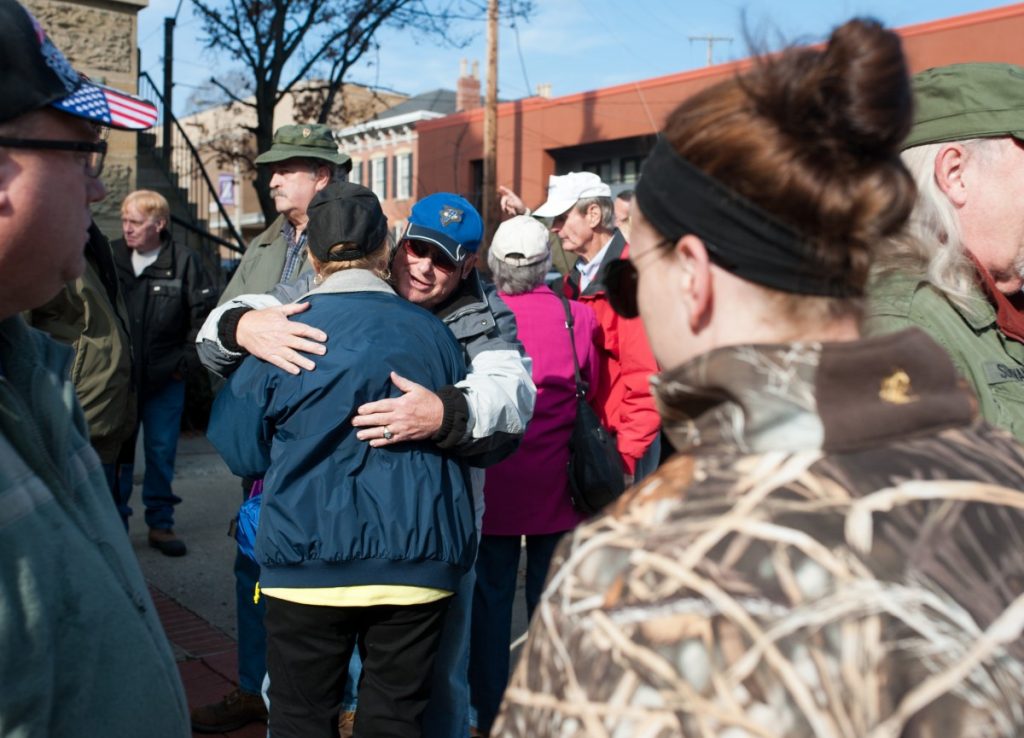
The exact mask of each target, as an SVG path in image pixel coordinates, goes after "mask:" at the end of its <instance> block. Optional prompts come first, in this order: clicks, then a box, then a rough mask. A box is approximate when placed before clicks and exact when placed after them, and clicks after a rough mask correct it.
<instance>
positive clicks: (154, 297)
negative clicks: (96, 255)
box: [113, 190, 215, 556]
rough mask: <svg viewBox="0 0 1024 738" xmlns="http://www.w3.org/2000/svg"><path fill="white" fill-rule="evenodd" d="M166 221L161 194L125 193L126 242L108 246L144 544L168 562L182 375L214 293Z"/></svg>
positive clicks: (124, 505) (123, 477) (126, 475)
mask: <svg viewBox="0 0 1024 738" xmlns="http://www.w3.org/2000/svg"><path fill="white" fill-rule="evenodd" d="M169 217H170V210H169V208H168V205H167V200H165V199H164V198H163V196H162V195H160V194H159V193H156V192H152V191H149V190H137V191H136V192H133V193H131V194H130V195H128V197H126V198H125V200H124V203H123V204H122V205H121V225H122V227H123V229H124V240H122V241H116V242H115V243H114V244H113V247H114V261H115V263H116V265H117V274H118V279H119V280H120V282H121V287H122V290H123V291H124V294H125V300H126V302H127V305H128V314H129V317H130V320H131V333H132V350H133V354H134V356H135V375H136V386H137V387H138V389H139V423H137V424H136V432H137V431H138V426H139V425H142V426H145V431H144V433H143V445H144V448H145V452H146V473H145V476H144V477H143V482H142V501H143V503H144V504H145V506H146V525H147V526H149V545H150V546H153V547H154V548H156V549H158V550H159V551H160V552H161V553H163V554H165V555H167V556H184V555H185V553H186V551H187V549H186V547H185V543H184V542H183V541H181V540H180V539H179V538H178V537H177V536H175V534H174V506H175V505H177V504H178V503H179V502H181V498H179V497H177V496H176V495H175V494H174V493H173V492H172V491H171V479H172V478H173V477H174V457H175V454H176V453H177V449H178V432H179V428H180V425H181V413H182V410H183V409H184V407H185V375H186V373H187V371H188V367H189V365H191V366H193V367H196V366H197V360H196V357H195V348H194V346H193V341H194V339H195V335H196V333H197V331H198V330H199V326H200V325H202V322H203V318H204V317H205V315H206V313H207V312H208V311H209V309H210V308H211V307H212V303H213V300H214V299H215V294H214V290H213V287H212V286H211V285H210V282H209V280H208V279H207V278H206V275H205V274H204V272H203V270H202V267H201V266H200V263H199V258H198V257H197V256H196V255H195V254H194V253H193V252H192V251H190V250H189V249H188V248H185V247H183V246H180V245H178V244H175V243H174V242H173V241H172V240H171V239H170V236H169V234H168V232H167V223H168V218H169ZM134 441H135V437H134V434H133V437H132V438H131V439H130V440H129V441H128V443H126V444H125V446H124V447H123V448H122V452H121V457H120V459H119V462H120V469H119V470H118V482H119V492H120V499H119V500H118V507H119V510H120V512H121V517H122V519H124V520H125V521H126V522H127V520H128V516H129V515H131V508H130V507H128V499H129V497H130V496H131V490H132V472H133V465H134V453H135V442H134Z"/></svg>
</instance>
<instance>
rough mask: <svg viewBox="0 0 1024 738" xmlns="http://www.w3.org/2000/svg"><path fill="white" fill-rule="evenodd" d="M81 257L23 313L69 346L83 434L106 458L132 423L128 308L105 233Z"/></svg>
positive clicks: (105, 460)
mask: <svg viewBox="0 0 1024 738" xmlns="http://www.w3.org/2000/svg"><path fill="white" fill-rule="evenodd" d="M97 234H98V231H97ZM94 238H95V235H94ZM103 249H105V250H106V252H105V253H104V252H103V251H102V250H103ZM86 257H87V258H86V267H85V272H84V273H83V274H82V276H81V277H79V278H78V279H75V280H73V281H71V282H68V283H67V284H66V285H64V288H63V289H62V290H61V291H60V293H58V294H57V296H56V297H54V298H53V299H52V300H50V301H49V302H48V303H46V304H45V305H43V306H41V307H38V308H36V309H35V310H32V311H31V312H30V313H26V314H25V316H24V317H25V319H26V321H27V322H28V323H29V324H30V325H32V326H33V327H34V328H38V329H39V330H41V331H44V332H46V333H48V334H49V335H50V336H51V337H52V338H54V339H56V340H57V341H60V342H61V343H63V344H66V345H68V346H71V347H72V348H73V349H74V350H75V358H74V362H73V363H72V365H71V381H72V382H74V385H75V392H76V394H77V395H78V401H79V403H81V405H82V410H83V411H84V412H85V420H86V423H88V425H89V440H90V442H91V443H92V447H93V448H94V449H96V453H97V454H98V455H99V457H100V460H101V461H103V463H105V464H112V463H114V462H115V461H117V454H118V452H119V451H120V449H121V444H122V443H123V442H124V441H126V440H128V438H130V437H131V435H132V432H133V431H134V429H135V418H136V405H137V400H136V392H135V387H134V383H133V381H132V347H131V340H130V338H129V335H128V330H129V328H128V325H129V323H128V311H127V309H126V308H125V304H124V299H123V297H122V296H121V293H120V291H119V290H118V289H117V279H116V276H113V271H112V269H113V261H112V258H111V257H110V244H109V243H108V242H107V240H106V238H103V237H99V238H98V239H97V240H96V241H94V242H91V243H90V245H89V248H88V249H87V250H86ZM104 257H106V261H107V262H108V264H107V265H106V269H107V270H108V271H109V274H110V275H111V277H113V284H112V285H111V286H108V285H107V284H105V282H104V280H103V277H102V273H103V271H104V264H103V263H100V262H101V260H102V259H103V258H104ZM111 296H113V299H111Z"/></svg>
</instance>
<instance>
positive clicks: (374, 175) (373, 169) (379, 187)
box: [370, 156, 388, 200]
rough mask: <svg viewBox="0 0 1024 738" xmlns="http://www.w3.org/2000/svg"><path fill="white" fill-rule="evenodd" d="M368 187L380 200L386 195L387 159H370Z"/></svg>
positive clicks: (384, 198)
mask: <svg viewBox="0 0 1024 738" xmlns="http://www.w3.org/2000/svg"><path fill="white" fill-rule="evenodd" d="M370 189H371V190H373V194H375V195H376V196H377V197H378V198H380V199H381V200H386V199H387V197H388V160H387V158H386V157H383V156H381V157H378V158H377V159H373V160H372V161H370Z"/></svg>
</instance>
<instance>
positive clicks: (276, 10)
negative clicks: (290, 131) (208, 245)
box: [193, 0, 532, 222]
mask: <svg viewBox="0 0 1024 738" xmlns="http://www.w3.org/2000/svg"><path fill="white" fill-rule="evenodd" d="M193 4H194V6H195V8H196V10H197V11H198V15H199V18H200V20H201V22H202V24H203V32H204V36H205V39H204V43H205V45H206V47H207V48H208V49H212V50H214V51H217V52H221V53H222V54H223V56H224V57H226V58H227V59H229V60H230V63H231V67H230V68H231V69H232V70H235V69H237V65H239V64H240V65H242V67H243V68H244V73H245V75H246V84H244V85H239V84H238V83H237V82H238V81H237V79H236V80H231V81H230V82H226V81H225V80H218V79H213V80H211V83H212V85H213V86H215V87H216V88H217V89H219V90H220V91H221V92H223V93H224V95H226V96H227V98H228V99H229V100H231V101H232V102H233V103H234V104H237V105H240V106H244V107H245V109H248V110H253V111H254V112H255V114H256V123H255V125H254V126H251V127H250V126H243V128H249V129H250V130H251V131H252V132H253V134H254V136H253V137H252V139H250V141H249V143H248V144H246V145H245V146H240V145H238V144H237V142H234V141H231V142H229V143H228V144H223V145H221V144H218V146H220V148H219V149H217V152H218V156H223V157H229V158H228V159H225V161H228V160H230V161H238V160H240V159H245V157H249V158H248V160H247V166H246V169H247V170H252V169H253V168H254V167H253V164H252V158H254V157H255V155H256V152H259V151H265V150H266V149H267V148H269V147H270V144H271V141H272V138H273V133H274V131H273V124H274V110H275V108H276V107H277V104H278V103H279V102H280V101H281V100H282V99H284V97H285V96H286V95H291V96H292V97H293V99H295V101H296V110H298V111H300V112H302V113H303V114H308V116H309V117H308V118H306V119H307V120H310V119H315V120H317V121H319V122H327V121H328V120H329V119H330V118H331V116H332V115H334V111H335V110H336V109H337V107H338V104H339V103H338V101H339V97H340V99H341V103H340V104H341V106H342V108H343V109H344V106H345V101H344V94H343V89H344V84H345V78H346V77H347V75H348V74H349V72H350V71H351V70H352V68H353V67H354V66H355V65H357V64H358V63H359V61H360V60H361V59H362V58H363V57H364V55H365V54H366V53H367V51H369V50H371V49H374V48H376V38H377V36H378V34H379V33H380V32H381V30H382V29H383V28H385V27H391V28H395V29H402V28H409V27H415V28H416V31H417V34H418V35H419V36H420V37H430V38H433V39H435V40H437V41H439V42H441V43H444V44H448V45H450V46H459V45H462V44H464V43H466V41H468V39H469V38H471V34H468V33H467V35H465V36H461V37H460V36H459V35H458V33H459V31H458V26H459V24H465V25H467V26H468V25H469V24H473V23H477V22H479V21H482V20H483V19H484V18H485V16H486V10H487V8H486V5H487V3H486V2H485V1H484V0H193ZM531 12H532V2H531V1H530V0H517V2H516V14H517V15H518V16H520V17H527V16H528V15H529V14H530V13H531ZM226 71H227V70H226ZM311 78H318V79H321V80H323V82H322V83H321V84H319V85H317V84H313V85H308V84H306V83H307V82H308V81H309V80H310V79H311ZM241 90H245V91H246V92H250V91H251V94H249V95H243V94H242V92H241ZM346 112H347V111H346ZM222 143H223V142H222ZM256 171H257V173H258V179H257V187H256V190H257V194H258V195H259V198H260V205H261V207H262V209H263V212H264V215H265V216H266V218H267V221H268V222H269V221H270V220H271V219H272V218H273V217H274V216H275V211H274V205H273V200H271V198H270V196H269V193H268V192H267V188H266V184H267V175H266V173H265V172H263V171H260V170H259V169H257V170H256Z"/></svg>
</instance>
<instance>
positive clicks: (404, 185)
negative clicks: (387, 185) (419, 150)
mask: <svg viewBox="0 0 1024 738" xmlns="http://www.w3.org/2000/svg"><path fill="white" fill-rule="evenodd" d="M411 197H412V154H399V155H398V156H396V157H395V199H396V200H408V199H409V198H411Z"/></svg>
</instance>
